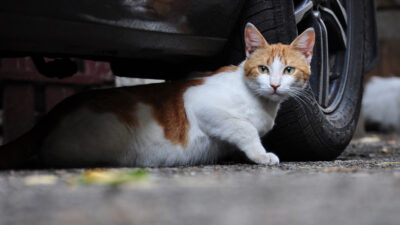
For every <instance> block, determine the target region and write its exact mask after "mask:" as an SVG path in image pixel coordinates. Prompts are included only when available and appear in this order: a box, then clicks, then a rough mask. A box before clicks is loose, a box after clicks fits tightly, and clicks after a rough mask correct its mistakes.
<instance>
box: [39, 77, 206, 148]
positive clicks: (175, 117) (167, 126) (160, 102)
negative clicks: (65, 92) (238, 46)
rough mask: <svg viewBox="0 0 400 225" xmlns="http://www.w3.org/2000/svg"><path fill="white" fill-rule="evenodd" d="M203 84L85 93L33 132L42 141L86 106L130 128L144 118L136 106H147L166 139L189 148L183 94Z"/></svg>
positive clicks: (58, 108)
mask: <svg viewBox="0 0 400 225" xmlns="http://www.w3.org/2000/svg"><path fill="white" fill-rule="evenodd" d="M203 83H204V80H201V79H199V80H187V81H176V82H169V83H168V82H167V83H159V84H150V85H139V86H132V87H123V88H110V89H101V90H92V91H88V92H83V93H80V94H77V95H74V96H71V97H69V98H67V99H65V100H64V101H62V102H61V103H60V104H58V105H57V106H56V107H54V109H53V110H51V111H50V112H49V113H48V114H47V115H46V116H45V117H44V118H43V120H41V121H40V123H38V124H37V126H35V128H34V130H33V132H38V133H40V134H41V135H40V136H41V138H40V139H41V140H40V142H41V141H42V140H43V138H45V137H46V136H47V134H48V133H50V132H51V131H52V130H53V129H54V128H56V127H57V124H59V121H60V120H61V119H62V118H63V117H64V116H66V115H68V114H69V113H71V112H73V111H74V110H76V109H79V108H82V107H87V108H89V109H90V110H92V111H94V112H97V113H112V114H114V115H115V116H116V117H117V118H118V119H119V120H120V121H121V122H122V123H124V124H126V125H127V126H128V127H129V126H137V125H138V119H140V118H136V115H135V111H136V106H137V103H144V104H148V105H150V106H151V107H152V109H153V115H154V118H155V120H156V121H157V122H158V124H159V125H160V126H161V127H162V128H163V130H164V135H165V138H166V139H168V140H169V141H171V143H173V144H180V145H182V146H183V147H186V146H187V143H188V132H189V128H190V124H189V121H188V119H187V116H186V111H185V108H184V102H183V94H184V93H185V91H186V90H187V89H188V88H189V87H192V86H196V85H201V84H203Z"/></svg>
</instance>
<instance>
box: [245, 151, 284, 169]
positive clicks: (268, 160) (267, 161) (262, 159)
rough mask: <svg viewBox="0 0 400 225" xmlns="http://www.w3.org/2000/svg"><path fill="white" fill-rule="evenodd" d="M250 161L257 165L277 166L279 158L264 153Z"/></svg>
mask: <svg viewBox="0 0 400 225" xmlns="http://www.w3.org/2000/svg"><path fill="white" fill-rule="evenodd" d="M252 160H253V161H254V162H255V163H257V164H264V165H269V166H272V165H278V164H279V158H278V156H276V155H275V154H274V153H270V152H269V153H265V154H259V155H256V156H254V157H252Z"/></svg>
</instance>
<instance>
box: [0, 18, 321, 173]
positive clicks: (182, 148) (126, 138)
mask: <svg viewBox="0 0 400 225" xmlns="http://www.w3.org/2000/svg"><path fill="white" fill-rule="evenodd" d="M310 32H311V31H309V33H310ZM260 35H261V34H259V33H258V31H257V30H256V28H255V27H254V26H251V25H248V26H247V27H246V35H245V37H246V54H247V55H248V58H247V59H246V60H245V61H243V62H242V63H241V64H240V65H238V66H229V67H223V68H221V69H220V70H218V71H216V72H215V73H213V74H209V75H208V76H204V77H199V78H195V79H192V80H186V81H178V82H170V83H162V84H151V85H142V86H136V87H125V88H115V89H105V90H96V91H91V92H88V93H83V94H79V95H77V96H74V97H72V98H69V99H67V100H65V101H64V102H62V103H61V104H60V105H58V106H56V107H55V109H54V110H52V111H51V112H50V113H49V114H48V115H47V116H46V117H45V118H44V119H43V121H41V122H40V123H39V124H38V125H37V126H36V127H35V128H34V129H32V131H30V132H29V133H27V134H26V135H24V136H23V137H22V138H20V140H17V141H15V142H11V143H10V144H9V145H6V146H5V148H3V150H2V151H3V152H8V154H11V155H13V152H18V151H20V150H16V149H17V148H26V149H27V150H25V151H24V152H25V155H32V154H33V153H35V154H37V155H38V156H39V158H40V159H41V160H42V161H43V163H44V164H46V165H49V166H62V167H71V166H102V165H106V166H174V165H193V164H205V163H213V162H216V161H217V160H218V159H220V158H221V157H223V156H225V155H227V154H231V153H232V152H234V151H235V149H236V150H239V151H242V152H244V153H245V155H246V156H247V157H248V158H249V159H250V160H251V161H253V162H255V163H261V164H277V163H279V159H278V157H277V156H275V155H274V154H273V153H268V152H266V150H265V148H264V147H263V146H262V144H261V140H260V137H262V136H263V135H265V134H266V133H267V132H268V131H269V130H271V128H272V126H273V124H274V119H275V116H276V113H277V110H278V108H279V104H280V103H281V102H282V101H283V100H284V99H285V98H287V97H288V96H289V92H290V89H291V88H294V89H296V88H302V87H303V86H304V83H305V81H306V80H307V79H308V76H309V73H310V71H309V60H310V59H311V56H310V55H307V54H305V53H306V52H302V51H300V50H298V49H294V46H284V45H274V46H270V45H268V44H267V42H265V40H264V39H263V38H262V36H261V38H262V40H264V42H260V40H261V39H260ZM309 35H310V37H311V38H309V37H308V36H307V37H308V39H305V38H303V39H304V40H301V39H300V40H299V41H298V42H299V43H300V44H307V46H306V47H307V53H309V52H310V45H311V51H312V45H313V43H314V39H313V38H314V36H313V35H314V33H313V31H312V34H309ZM303 36H304V35H303ZM298 39H299V38H298ZM310 39H312V40H311V41H310ZM296 40H297V39H296ZM299 43H298V44H297V45H296V46H295V47H299V46H300V45H299ZM300 47H304V46H300ZM263 65H267V69H265V68H264V67H265V66H264V67H262V66H263ZM288 65H290V67H293V68H296V69H297V70H296V71H294V72H295V73H294V72H293V74H290V75H289V74H287V75H286V76H282V71H283V70H285V71H286V70H287V68H288V67H289V66H288ZM267 70H268V72H266V71H267ZM285 73H286V72H285ZM15 154H16V155H15ZM15 154H14V157H11V158H10V160H11V161H13V159H15V158H17V157H20V156H18V154H17V153H15ZM20 155H21V154H20ZM2 161H4V160H2ZM1 164H3V165H6V164H7V162H0V165H1Z"/></svg>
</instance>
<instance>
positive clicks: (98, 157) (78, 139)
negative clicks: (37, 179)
mask: <svg viewBox="0 0 400 225" xmlns="http://www.w3.org/2000/svg"><path fill="white" fill-rule="evenodd" d="M203 83H204V80H203V79H194V80H186V81H177V82H171V83H168V82H167V83H160V84H150V85H140V86H134V87H124V88H112V89H103V90H94V91H89V92H86V93H82V94H78V95H76V96H73V97H71V98H68V99H66V100H65V101H64V102H62V103H61V104H59V105H58V106H56V107H55V109H54V110H52V111H51V112H50V113H49V114H48V115H47V118H45V119H44V120H43V121H42V122H41V124H40V125H39V128H40V129H42V130H45V133H46V134H45V135H44V138H43V142H42V146H41V148H42V155H43V156H44V158H45V161H46V162H47V164H52V163H55V162H60V163H62V164H65V165H73V166H79V165H90V164H93V163H95V164H99V165H107V164H111V165H114V164H115V163H116V162H118V163H119V164H123V165H135V164H136V163H135V162H136V161H140V162H143V163H145V164H146V163H147V164H152V162H148V161H149V159H143V158H138V157H141V156H143V155H148V154H147V153H144V152H141V154H139V155H138V154H135V153H137V152H135V151H132V149H135V150H137V151H144V150H143V149H145V148H151V147H152V146H153V149H155V148H154V146H157V145H158V146H164V147H165V146H167V143H168V145H169V146H173V145H178V146H182V147H186V146H187V145H188V143H189V134H188V133H189V128H190V124H189V120H188V118H187V115H186V110H185V107H184V100H183V96H184V93H185V92H186V90H187V89H188V88H190V87H193V86H199V85H201V84H203ZM163 140H165V141H164V142H163ZM154 159H157V157H154ZM146 160H147V161H146ZM56 164H57V163H56Z"/></svg>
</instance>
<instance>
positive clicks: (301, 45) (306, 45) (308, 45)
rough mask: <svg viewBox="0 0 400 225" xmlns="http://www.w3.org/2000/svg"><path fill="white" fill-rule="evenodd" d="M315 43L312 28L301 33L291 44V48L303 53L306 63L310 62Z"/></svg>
mask: <svg viewBox="0 0 400 225" xmlns="http://www.w3.org/2000/svg"><path fill="white" fill-rule="evenodd" d="M314 43H315V32H314V28H308V29H307V30H305V31H304V32H303V33H301V34H300V35H299V36H298V37H297V38H296V39H295V40H294V41H293V42H292V43H291V44H290V46H292V47H293V48H295V49H296V50H298V51H300V52H301V53H303V55H304V56H305V57H306V59H307V62H308V63H310V62H311V58H312V54H313V48H314Z"/></svg>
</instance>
